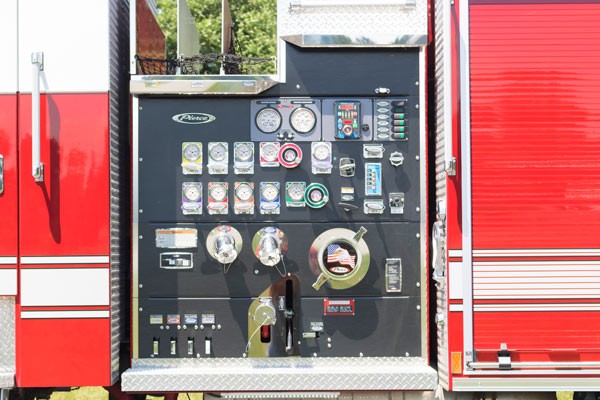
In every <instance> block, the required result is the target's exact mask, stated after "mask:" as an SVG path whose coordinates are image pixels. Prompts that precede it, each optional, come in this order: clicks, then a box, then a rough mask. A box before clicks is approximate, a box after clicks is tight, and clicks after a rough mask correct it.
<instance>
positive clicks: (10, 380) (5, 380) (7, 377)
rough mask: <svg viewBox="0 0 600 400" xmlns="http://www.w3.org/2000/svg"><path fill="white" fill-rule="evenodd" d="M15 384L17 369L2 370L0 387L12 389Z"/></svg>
mask: <svg viewBox="0 0 600 400" xmlns="http://www.w3.org/2000/svg"><path fill="white" fill-rule="evenodd" d="M14 386H15V371H10V372H4V371H3V372H0V388H2V389H10V388H12V387H14Z"/></svg>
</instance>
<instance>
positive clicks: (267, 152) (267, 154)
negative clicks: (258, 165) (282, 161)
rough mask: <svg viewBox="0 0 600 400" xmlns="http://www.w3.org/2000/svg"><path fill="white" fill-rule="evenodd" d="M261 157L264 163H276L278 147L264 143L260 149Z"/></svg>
mask: <svg viewBox="0 0 600 400" xmlns="http://www.w3.org/2000/svg"><path fill="white" fill-rule="evenodd" d="M260 150H261V156H262V158H264V160H265V161H270V162H272V161H276V160H277V156H278V154H279V146H278V144H275V143H265V144H264V145H263V146H262V147H261V149H260Z"/></svg>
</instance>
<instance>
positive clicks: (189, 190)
mask: <svg viewBox="0 0 600 400" xmlns="http://www.w3.org/2000/svg"><path fill="white" fill-rule="evenodd" d="M183 195H184V196H185V198H186V199H188V200H189V201H198V200H200V196H202V192H200V187H199V186H198V185H193V184H192V185H187V186H186V187H185V188H184V189H183Z"/></svg>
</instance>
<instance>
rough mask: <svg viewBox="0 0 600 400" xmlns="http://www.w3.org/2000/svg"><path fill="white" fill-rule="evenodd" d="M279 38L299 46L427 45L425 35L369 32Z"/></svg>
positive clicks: (366, 46) (299, 35) (298, 35)
mask: <svg viewBox="0 0 600 400" xmlns="http://www.w3.org/2000/svg"><path fill="white" fill-rule="evenodd" d="M281 39H283V40H285V41H286V42H289V43H292V44H295V45H296V46H299V47H328V48H331V47H333V48H344V47H365V48H368V47H390V48H391V47H422V46H426V45H427V35H418V34H415V35H400V36H398V35H396V34H388V35H384V34H370V35H368V36H366V35H359V36H350V35H334V34H329V35H326V34H323V35H318V34H297V35H287V36H282V37H281Z"/></svg>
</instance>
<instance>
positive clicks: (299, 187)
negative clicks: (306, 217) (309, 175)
mask: <svg viewBox="0 0 600 400" xmlns="http://www.w3.org/2000/svg"><path fill="white" fill-rule="evenodd" d="M305 189H306V185H305V183H304V182H291V183H290V185H289V186H288V187H287V195H288V197H289V198H290V200H292V201H303V200H304V190H305Z"/></svg>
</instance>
